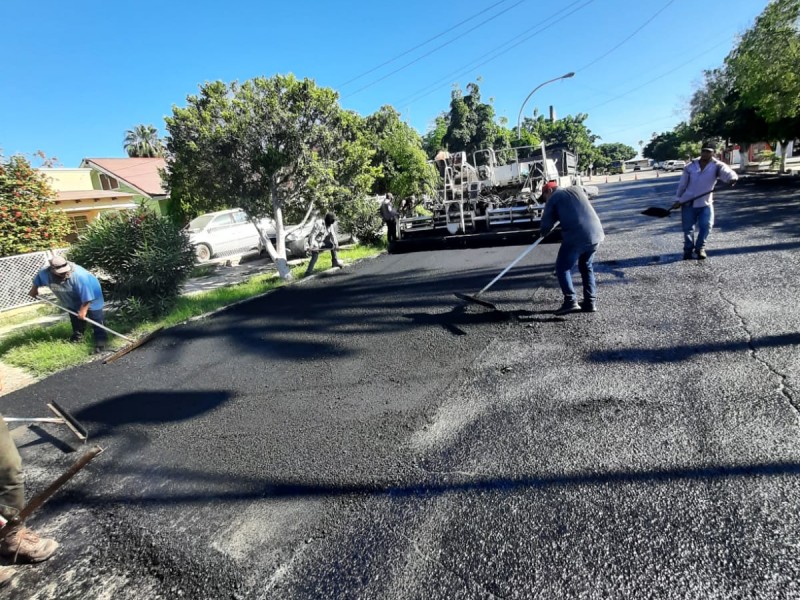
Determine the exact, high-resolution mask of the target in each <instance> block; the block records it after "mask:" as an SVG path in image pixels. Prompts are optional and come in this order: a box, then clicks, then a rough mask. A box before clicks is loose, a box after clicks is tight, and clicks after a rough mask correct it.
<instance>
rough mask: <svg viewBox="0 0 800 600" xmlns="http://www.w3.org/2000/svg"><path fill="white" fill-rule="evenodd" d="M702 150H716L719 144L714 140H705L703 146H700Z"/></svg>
mask: <svg viewBox="0 0 800 600" xmlns="http://www.w3.org/2000/svg"><path fill="white" fill-rule="evenodd" d="M700 150H702V151H703V152H716V151H717V145H716V144H714V143H713V142H709V141H705V142H703V147H702V148H700Z"/></svg>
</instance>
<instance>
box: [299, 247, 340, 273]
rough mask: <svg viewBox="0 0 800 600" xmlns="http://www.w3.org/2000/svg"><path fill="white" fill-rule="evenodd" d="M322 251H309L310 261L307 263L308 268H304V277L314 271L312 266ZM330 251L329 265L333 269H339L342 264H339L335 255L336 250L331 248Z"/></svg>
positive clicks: (337, 256)
mask: <svg viewBox="0 0 800 600" xmlns="http://www.w3.org/2000/svg"><path fill="white" fill-rule="evenodd" d="M323 250H324V249H323ZM323 250H316V251H315V250H312V251H311V260H310V261H308V267H306V275H311V272H312V271H313V270H314V265H315V264H317V259H318V258H319V253H320V252H322V251H323ZM330 250H331V264H332V265H333V266H334V267H341V266H342V263H340V262H339V255H338V254H337V253H336V248H331V249H330Z"/></svg>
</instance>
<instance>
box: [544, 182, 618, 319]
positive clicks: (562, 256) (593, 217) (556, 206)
mask: <svg viewBox="0 0 800 600" xmlns="http://www.w3.org/2000/svg"><path fill="white" fill-rule="evenodd" d="M541 201H544V202H545V206H544V212H543V213H542V220H541V223H540V228H541V231H542V233H543V234H545V235H546V234H547V233H549V232H550V230H551V229H553V227H554V226H555V224H556V221H558V222H559V223H560V224H561V248H559V250H558V257H557V258H556V276H557V277H558V284H559V285H560V286H561V291H562V293H563V294H564V303H563V304H562V305H561V307H560V308H558V309H557V310H556V311H555V314H557V315H566V314H568V313H571V312H578V311H583V312H595V311H596V310H597V308H596V306H597V305H596V300H597V283H596V281H595V277H594V265H593V263H594V255H595V252H597V248H598V247H599V246H600V243H601V242H602V241H603V240H604V239H605V233H604V232H603V226H602V224H601V223H600V219H599V218H598V216H597V213H596V212H595V211H594V208H593V207H592V205H591V204H590V203H589V199H588V198H587V197H586V193H585V192H584V191H583V188H582V187H580V186H578V185H573V186H570V187H567V188H563V189H558V184H557V183H556V182H555V181H549V182H547V183H545V184H544V187H543V188H542V196H541V198H540V202H541ZM576 264H577V265H578V269H579V270H580V273H581V280H582V282H583V302H581V303H580V304H579V303H578V302H577V298H576V295H575V287H574V286H573V284H572V269H573V268H575V265H576Z"/></svg>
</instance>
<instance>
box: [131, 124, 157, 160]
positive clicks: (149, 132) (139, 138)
mask: <svg viewBox="0 0 800 600" xmlns="http://www.w3.org/2000/svg"><path fill="white" fill-rule="evenodd" d="M123 146H124V148H125V152H127V153H128V156H130V157H131V158H154V157H158V156H164V144H163V142H162V141H161V140H160V139H159V137H158V131H157V130H156V128H155V127H153V126H152V125H137V126H136V127H134V128H133V129H129V130H128V131H127V132H125V141H124V142H123Z"/></svg>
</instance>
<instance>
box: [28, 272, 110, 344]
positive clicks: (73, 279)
mask: <svg viewBox="0 0 800 600" xmlns="http://www.w3.org/2000/svg"><path fill="white" fill-rule="evenodd" d="M42 286H46V287H49V288H50V290H51V291H52V292H53V293H54V294H55V295H56V298H58V300H59V302H60V303H61V305H62V306H63V307H64V308H66V309H69V310H71V311H72V312H75V313H77V314H78V316H77V317H76V316H75V315H72V314H70V316H69V318H70V322H71V323H72V337H71V338H70V339H69V341H70V342H81V341H82V340H83V334H84V331H86V320H85V319H86V317H89V318H90V319H91V320H92V321H95V322H97V323H100V324H101V325H102V324H103V322H104V316H103V304H104V302H103V291H102V290H101V289H100V282H99V281H98V280H97V277H95V276H94V275H92V274H91V273H89V271H87V270H86V269H84V268H83V267H81V266H79V265H76V264H75V263H71V262H69V261H67V260H66V259H65V258H64V257H63V256H54V257H53V258H51V259H50V264H49V265H48V266H47V267H45V268H44V269H42V270H41V271H39V273H38V274H37V275H36V277H34V279H33V287H32V288H31V291H30V295H31V296H32V297H33V298H36V297H37V296H38V295H39V288H40V287H42ZM93 328H94V345H95V352H96V353H100V352H103V351H104V350H105V346H106V340H107V339H108V336H107V335H106V332H105V330H103V329H102V328H100V327H97V326H94V325H93Z"/></svg>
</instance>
